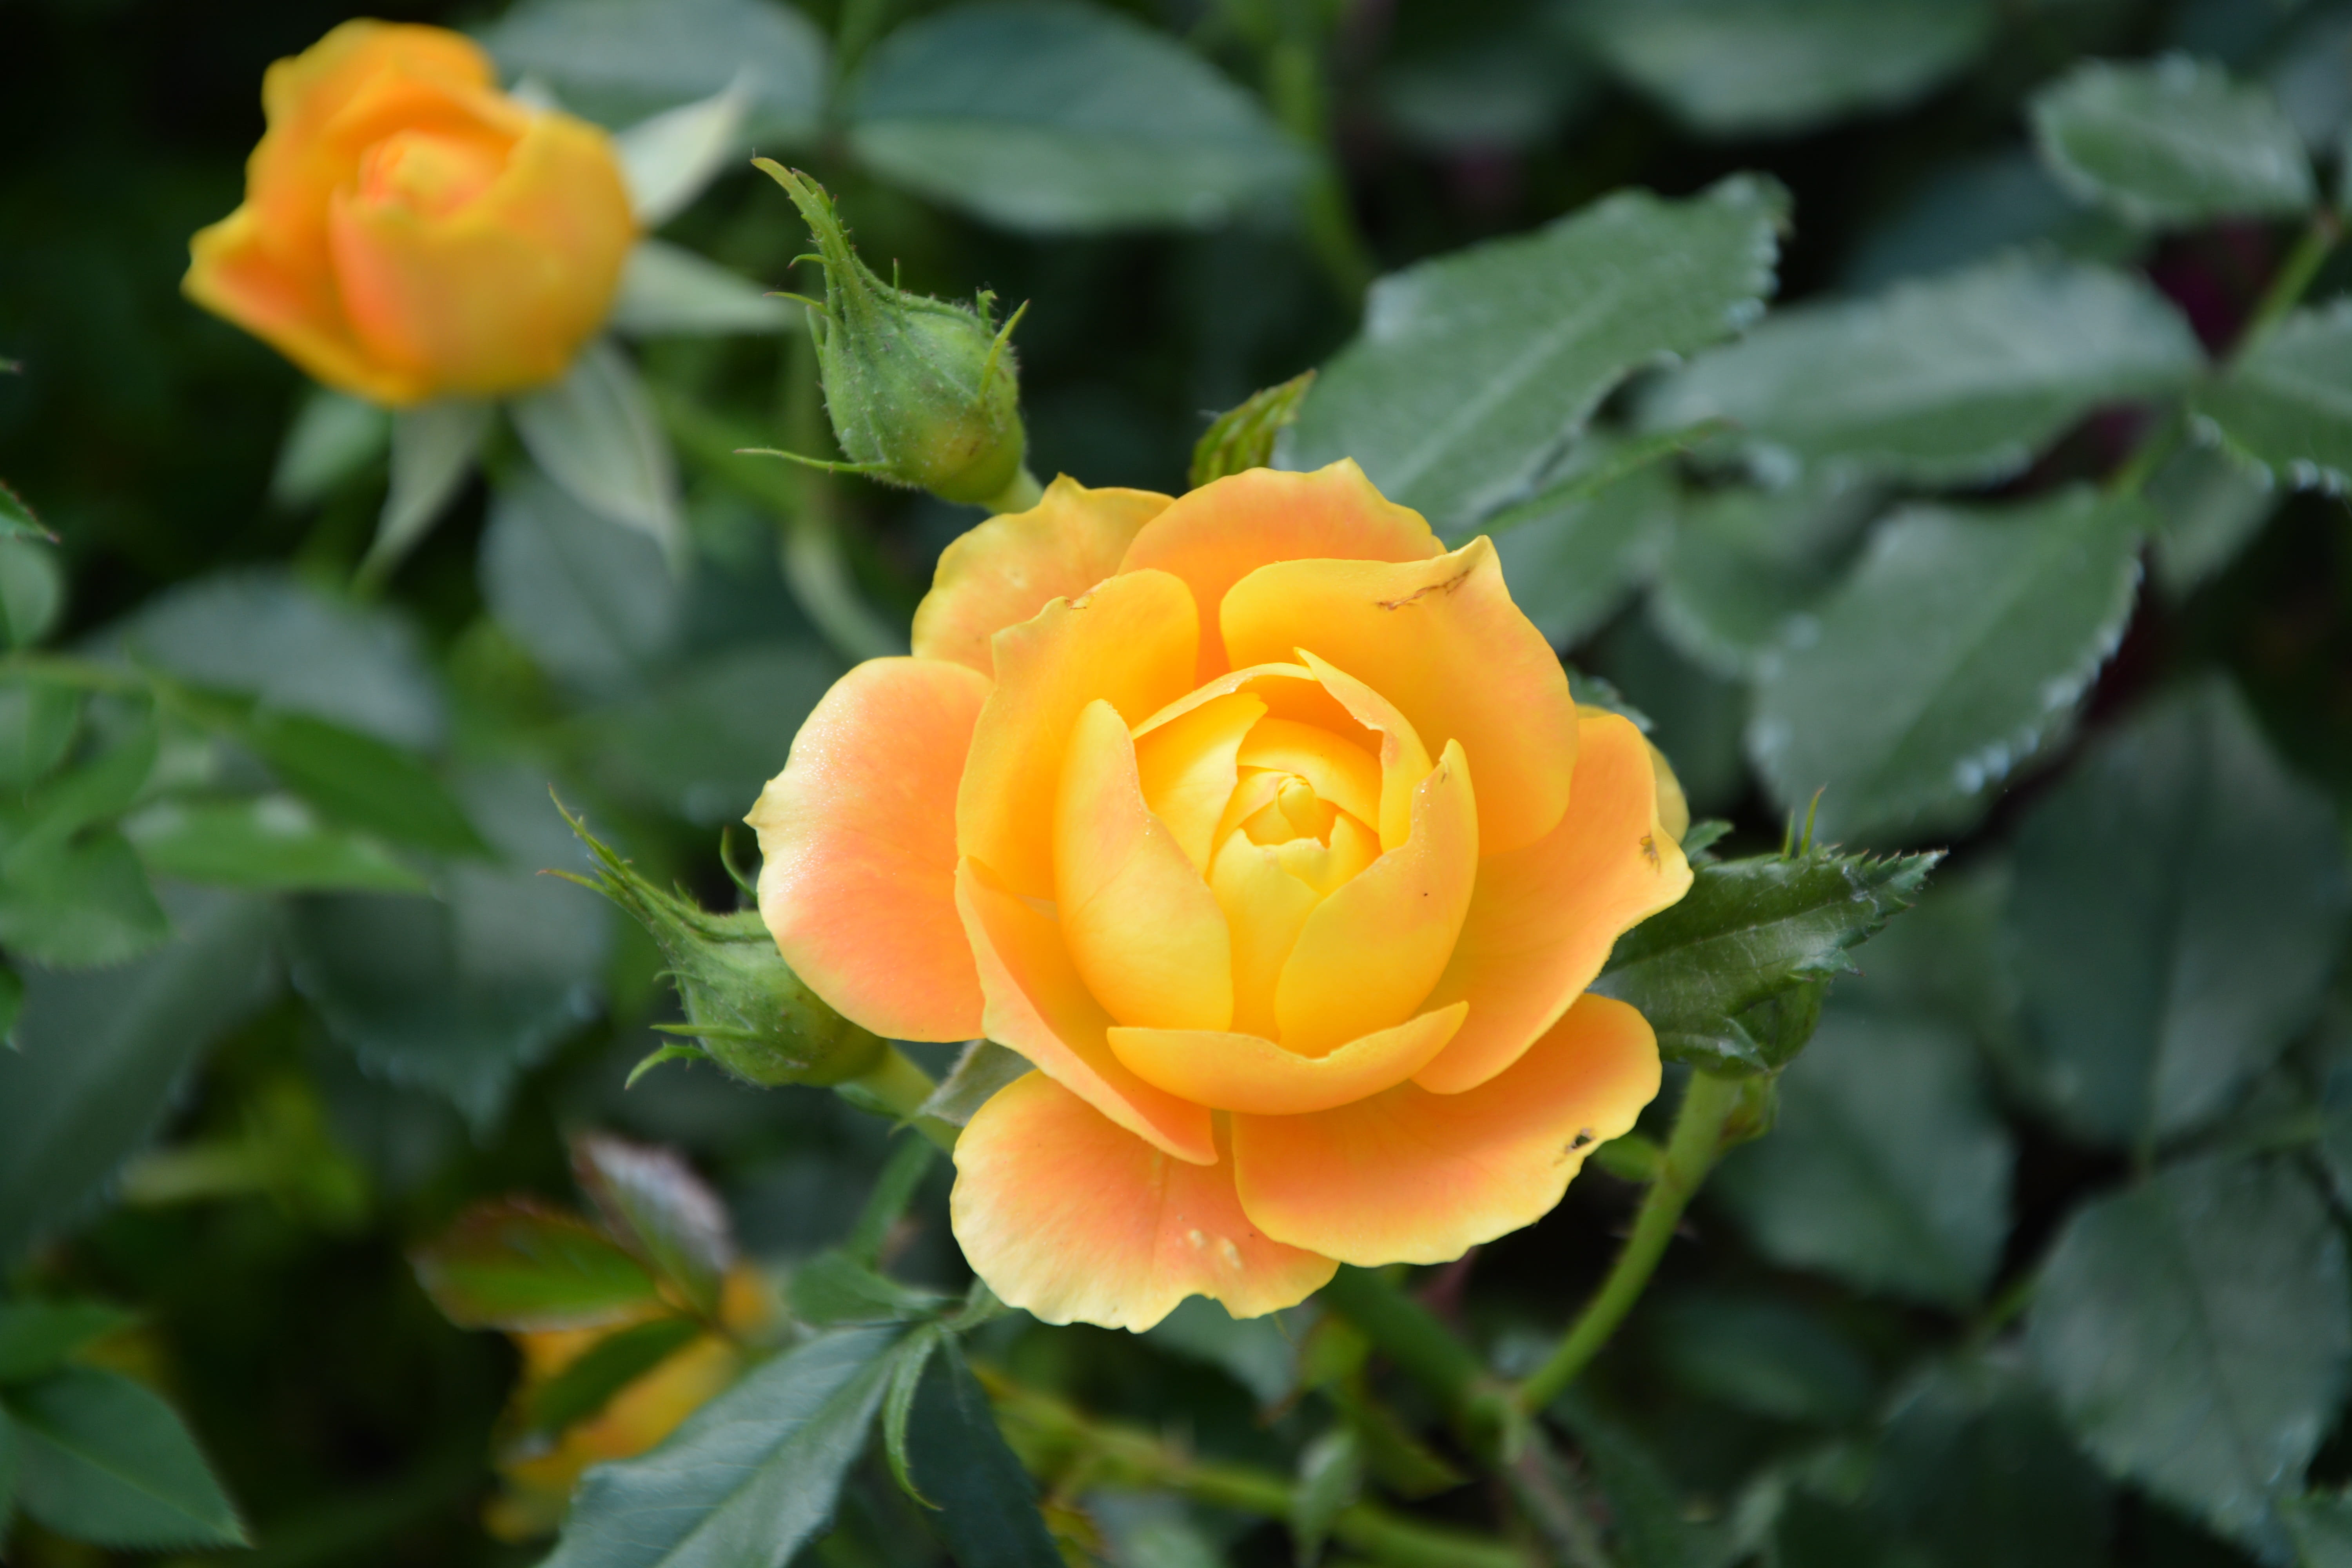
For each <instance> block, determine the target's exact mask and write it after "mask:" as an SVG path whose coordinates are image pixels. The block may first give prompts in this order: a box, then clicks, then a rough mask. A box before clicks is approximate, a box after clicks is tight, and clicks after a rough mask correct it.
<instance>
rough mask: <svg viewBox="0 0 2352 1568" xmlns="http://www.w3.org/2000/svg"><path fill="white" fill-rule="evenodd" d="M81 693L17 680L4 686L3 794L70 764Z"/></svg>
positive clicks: (0, 735)
mask: <svg viewBox="0 0 2352 1568" xmlns="http://www.w3.org/2000/svg"><path fill="white" fill-rule="evenodd" d="M81 711H82V699H81V693H80V692H79V691H76V690H74V689H72V688H70V687H66V686H58V685H52V684H50V683H49V682H47V681H42V680H35V679H24V678H18V679H11V680H5V681H0V794H6V793H16V792H22V791H24V790H26V789H27V788H29V787H31V786H32V785H34V784H38V783H40V782H41V780H42V779H44V778H46V777H47V775H48V773H49V770H51V769H52V768H54V767H56V766H57V765H58V763H62V762H64V761H65V760H66V753H67V752H70V751H71V750H72V749H73V742H74V735H75V732H76V731H78V730H79V728H80V723H81Z"/></svg>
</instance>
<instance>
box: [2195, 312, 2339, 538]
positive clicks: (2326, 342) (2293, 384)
mask: <svg viewBox="0 0 2352 1568" xmlns="http://www.w3.org/2000/svg"><path fill="white" fill-rule="evenodd" d="M2189 406H2190V407H2191V409H2192V410H2194V412H2195V415H2196V417H2197V420H2198V428H2199V430H2200V432H2201V433H2203V434H2206V435H2208V436H2210V437H2218V438H2220V439H2221V441H2223V442H2224V443H2226V444H2227V445H2228V446H2229V447H2231V449H2233V450H2234V451H2236V452H2238V453H2239V454H2241V455H2242V456H2243V457H2246V458H2252V460H2253V461H2255V462H2258V463H2261V464H2263V466H2264V467H2265V468H2268V469H2269V470H2270V472H2271V473H2272V475H2273V477H2275V478H2276V479H2280V480H2283V481H2284V482H2285V483H2288V484H2292V485H2294V486H2296V487H2297V488H2299V489H2326V490H2328V491H2330V492H2332V493H2336V494H2341V493H2342V492H2343V491H2344V489H2346V487H2347V485H2352V300H2336V301H2334V302H2333V303H2330V304H2327V305H2324V306H2319V307H2316V308H2315V309H2309V310H2296V311H2294V312H2292V313H2290V314H2289V315H2288V316H2287V317H2286V319H2285V320H2284V321H2281V322H2279V324H2278V328H2277V330H2276V331H2273V332H2272V333H2271V334H2270V336H2269V337H2267V338H2265V339H2264V340H2263V342H2260V343H2257V344H2255V345H2254V346H2253V348H2252V351H2251V352H2250V353H2245V354H2243V355H2242V356H2240V357H2239V358H2238V359H2236V360H2235V361H2233V362H2232V363H2231V365H2230V367H2229V369H2228V370H2227V371H2225V372H2224V373H2223V374H2222V375H2221V378H2220V379H2219V380H2217V381H2215V382H2213V383H2212V384H2210V385H2208V386H2205V387H2202V388H2200V389H2199V391H2198V392H2197V394H2196V395H2195V396H2194V397H2193V398H2192V399H2191V400H2190V405H2189Z"/></svg>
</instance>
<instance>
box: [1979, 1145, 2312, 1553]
mask: <svg viewBox="0 0 2352 1568" xmlns="http://www.w3.org/2000/svg"><path fill="white" fill-rule="evenodd" d="M2026 1343H2027V1346H2028V1348H2029V1349H2030V1350H2031V1351H2032V1355H2033V1359H2034V1361H2035V1363H2037V1364H2038V1365H2039V1366H2040V1368H2041V1370H2042V1376H2043V1378H2044V1379H2045V1380H2046V1381H2047V1382H2048V1384H2049V1385H2050V1387H2051V1388H2052V1390H2053V1392H2054V1393H2055V1394H2057V1396H2058V1403H2059V1405H2060V1407H2061V1408H2062V1410H2063V1412H2064V1414H2065V1416H2066V1419H2067V1421H2068V1422H2069V1423H2070V1424H2071V1425H2072V1426H2074V1432H2075V1435H2076V1436H2078V1437H2080V1438H2081V1439H2082V1440H2083V1442H2084V1445H2086V1446H2087V1447H2089V1448H2090V1450H2091V1452H2092V1454H2093V1455H2094V1456H2095V1457H2096V1458H2098V1460H2099V1462H2100V1463H2101V1464H2102V1465H2104V1466H2105V1468H2107V1470H2108V1471H2109V1472H2110V1473H2111V1474H2113V1475H2116V1476H2117V1477H2120V1478H2124V1479H2131V1480H2134V1481H2137V1482H2139V1483H2140V1484H2142V1485H2144V1486H2146V1487H2147V1488H2148V1489H2149V1490H2151V1491H2153V1492H2154V1493H2156V1495H2157V1496H2158V1497H2160V1498H2163V1499H2166V1500H2168V1501H2171V1502H2174V1503H2177V1504H2179V1505H2180V1506H2181V1507H2183V1508H2186V1509H2189V1510H2192V1511H2193V1512H2195V1513H2196V1514H2198V1515H2200V1517H2202V1518H2203V1519H2204V1520H2205V1521H2208V1522H2209V1523H2210V1524H2212V1525H2213V1526H2214V1527H2215V1528H2217V1529H2219V1530H2221V1531H2223V1532H2224V1533H2226V1534H2229V1535H2231V1536H2234V1537H2236V1538H2237V1539H2239V1540H2240V1541H2242V1542H2247V1543H2249V1544H2252V1545H2253V1546H2255V1547H2256V1548H2257V1550H2260V1551H2263V1552H2266V1553H2268V1552H2273V1551H2274V1550H2275V1548H2276V1546H2277V1545H2279V1544H2282V1543H2283V1542H2281V1541H2280V1532H2279V1528H2278V1522H2277V1520H2276V1517H2275V1514H2274V1503H2275V1500H2276V1499H2277V1497H2278V1496H2279V1494H2280V1493H2282V1492H2284V1491H2291V1490H2293V1489H2294V1488H2295V1487H2296V1485H2297V1483H2298V1481H2299V1479H2300V1478H2301V1477H2302V1474H2303V1469H2304V1466H2305V1464H2306V1463H2307V1462H2308V1461H2309V1460H2310V1458H2311V1456H2312V1454H2313V1453H2314V1451H2315V1450H2316V1449H2317V1447H2319V1440H2320V1437H2321V1436H2322V1435H2323V1434H2324V1432H2325V1431H2326V1427H2327V1426H2328V1423H2329V1422H2330V1421H2331V1420H2333V1418H2334V1415H2335V1411H2336V1403H2337V1401H2338V1399H2339V1398H2340V1397H2341V1396H2342V1394H2343V1391H2344V1381H2345V1372H2346V1368H2347V1358H2352V1287H2347V1280H2346V1270H2345V1258H2344V1242H2343V1238H2342V1237H2340V1236H2339V1235H2338V1234H2337V1233H2336V1227H2335V1226H2333V1225H2332V1224H2331V1223H2330V1222H2329V1220H2328V1216H2327V1211H2326V1208H2325V1207H2324V1206H2323V1205H2321V1204H2320V1202H2319V1200H2318V1198H2317V1197H2316V1196H2315V1195H2314V1194H2313V1193H2312V1191H2311V1188H2310V1186H2309V1185H2308V1184H2306V1183H2305V1181H2304V1179H2303V1178H2302V1177H2301V1176H2300V1175H2299V1174H2297V1173H2295V1172H2294V1170H2292V1169H2291V1168H2289V1167H2287V1166H2284V1165H2283V1164H2278V1163H2267V1162H2252V1161H2248V1162H2235V1163H2233V1162H2231V1161H2229V1160H2226V1159H2221V1158H2209V1159H2202V1160H2197V1161H2193V1162H2189V1163H2183V1164H2179V1165H2175V1166H2172V1167H2170V1168H2169V1169H2168V1170H2166V1171H2164V1172H2162V1173H2159V1174H2158V1176H2157V1177H2156V1178H2155V1179H2154V1180H2153V1181H2150V1182H2147V1183H2146V1184H2142V1185H2139V1186H2137V1187H2133V1188H2131V1189H2129V1190H2127V1191H2125V1192H2121V1193H2116V1194H2111V1195H2109V1196H2106V1197H2104V1198H2100V1199H2098V1200H2096V1201H2095V1202H2093V1203H2091V1204H2088V1205H2085V1206H2084V1207H2083V1208H2082V1209H2080V1210H2078V1211H2076V1213H2075V1214H2074V1216H2073V1217H2072V1218H2071V1219H2070V1220H2068V1222H2067V1224H2066V1226H2065V1228H2064V1229H2063V1231H2061V1232H2060V1233H2059V1236H2058V1239H2057V1241H2056V1243H2055V1244H2054V1245H2053V1247H2052V1248H2051V1252H2050V1258H2049V1261H2048V1262H2047V1263H2045V1264H2044V1265H2043V1266H2042V1283H2041V1287H2040V1289H2038V1290H2037V1291H2036V1292H2035V1295H2034V1300H2033V1306H2032V1316H2031V1317H2030V1318H2029V1319H2028V1321H2027V1326H2026Z"/></svg>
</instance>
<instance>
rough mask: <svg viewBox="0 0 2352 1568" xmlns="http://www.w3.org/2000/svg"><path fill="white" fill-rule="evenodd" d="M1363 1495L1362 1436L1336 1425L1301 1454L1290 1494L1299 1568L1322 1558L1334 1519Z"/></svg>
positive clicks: (1289, 1522) (1291, 1534) (1311, 1565)
mask: <svg viewBox="0 0 2352 1568" xmlns="http://www.w3.org/2000/svg"><path fill="white" fill-rule="evenodd" d="M1363 1495H1364V1451H1363V1439H1362V1438H1360V1437H1359V1436H1356V1434H1355V1432H1354V1431H1353V1430H1351V1429H1350V1428H1349V1427H1347V1426H1334V1427H1332V1428H1331V1429H1330V1430H1329V1431H1328V1432H1326V1433H1324V1434H1323V1435H1322V1436H1319V1437H1318V1438H1316V1439H1315V1440H1314V1441H1313V1442H1311V1443H1309V1444H1307V1447H1306V1448H1305V1450H1304V1451H1303V1452H1301V1453H1300V1454H1299V1456H1298V1486H1297V1489H1296V1490H1295V1491H1293V1492H1292V1493H1291V1498H1290V1518H1289V1520H1288V1521H1286V1522H1287V1523H1288V1524H1289V1526H1290V1538H1291V1540H1292V1541H1293V1542H1296V1543H1297V1562H1298V1564H1299V1568H1315V1564H1316V1563H1319V1562H1321V1561H1322V1560H1323V1543H1324V1542H1327V1541H1328V1540H1329V1539H1330V1536H1331V1521H1333V1520H1335V1519H1338V1518H1339V1512H1340V1510H1342V1509H1345V1508H1347V1507H1349V1505H1350V1504H1352V1503H1355V1502H1357V1501H1360V1500H1361V1499H1362V1497H1363Z"/></svg>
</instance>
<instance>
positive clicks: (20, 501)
mask: <svg viewBox="0 0 2352 1568" xmlns="http://www.w3.org/2000/svg"><path fill="white" fill-rule="evenodd" d="M0 539H35V540H41V541H44V542H49V543H54V542H56V540H57V536H56V535H55V534H53V533H51V532H50V531H48V530H47V529H46V528H43V527H42V526H41V520H40V519H39V518H37V517H35V516H34V515H33V509H32V508H31V507H29V506H26V504H25V498H24V497H22V496H20V495H18V494H17V493H16V491H15V490H12V489H9V488H8V487H7V486H6V485H5V484H0Z"/></svg>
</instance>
